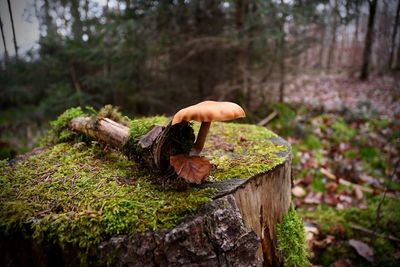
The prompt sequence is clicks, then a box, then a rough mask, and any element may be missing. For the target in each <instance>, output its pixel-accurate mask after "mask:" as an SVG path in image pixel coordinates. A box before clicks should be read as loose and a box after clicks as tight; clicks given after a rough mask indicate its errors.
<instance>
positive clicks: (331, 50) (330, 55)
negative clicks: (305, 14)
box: [326, 0, 339, 71]
mask: <svg viewBox="0 0 400 267" xmlns="http://www.w3.org/2000/svg"><path fill="white" fill-rule="evenodd" d="M338 12H339V11H338V0H335V6H334V7H333V10H332V16H333V23H332V32H331V36H332V40H331V43H330V44H329V51H328V62H327V63H326V65H327V66H326V67H327V69H328V71H329V70H330V69H331V67H332V59H333V57H334V54H333V53H334V51H335V47H336V34H337V26H338V22H337V17H338Z"/></svg>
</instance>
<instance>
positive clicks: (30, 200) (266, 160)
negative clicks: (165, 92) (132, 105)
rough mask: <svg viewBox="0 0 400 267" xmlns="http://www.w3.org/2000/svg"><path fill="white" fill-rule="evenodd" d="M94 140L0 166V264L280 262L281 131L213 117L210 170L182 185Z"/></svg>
mask: <svg viewBox="0 0 400 267" xmlns="http://www.w3.org/2000/svg"><path fill="white" fill-rule="evenodd" d="M146 120H149V121H152V122H153V121H154V119H151V118H150V119H143V121H142V122H143V123H147V124H149V121H146ZM137 122H139V121H137ZM157 122H164V123H165V124H166V123H167V119H166V118H160V117H158V118H157ZM194 127H195V128H196V127H198V125H195V126H194ZM117 128H118V127H117ZM123 130H124V131H126V129H125V128H123ZM121 140H124V137H123V138H122V139H121ZM103 141H106V140H103ZM118 144H120V143H119V142H118ZM114 146H117V147H118V146H119V145H114ZM101 147H102V146H99V145H96V144H94V145H93V144H92V145H90V144H87V143H86V144H84V143H60V144H57V145H54V146H51V147H46V148H43V149H39V150H36V152H34V153H32V154H30V155H29V154H28V155H26V156H24V157H22V158H20V159H17V160H15V161H13V162H12V163H8V164H3V166H1V168H0V175H1V179H2V180H1V181H2V183H3V184H4V186H3V189H2V193H1V201H2V203H1V204H2V208H1V209H0V212H1V213H0V219H1V221H0V230H1V235H0V236H1V241H0V249H1V251H3V252H4V255H5V257H3V258H2V259H1V262H0V263H1V265H6V266H7V265H9V266H13V265H25V264H26V263H30V264H31V263H32V262H33V263H34V265H41V266H45V265H54V264H57V265H78V264H89V265H107V264H109V265H113V266H114V265H115V266H280V265H282V264H283V256H284V255H282V254H281V253H280V252H278V250H277V235H276V227H277V225H278V224H279V223H280V222H281V221H282V219H283V217H284V215H285V214H286V213H287V212H288V209H289V206H290V203H291V190H290V189H291V174H290V164H291V150H290V145H289V144H288V143H287V142H286V141H284V140H283V139H281V138H280V137H278V136H276V135H275V134H273V133H272V132H270V131H268V130H267V129H265V128H261V127H257V126H253V125H244V124H233V123H214V124H213V126H212V127H211V131H210V134H209V138H208V141H207V143H206V146H205V148H204V150H203V155H204V156H206V157H207V158H208V159H209V160H210V162H211V163H212V164H213V166H214V167H213V170H212V171H211V173H210V175H209V177H208V178H207V180H206V182H204V183H203V184H201V185H195V186H190V187H189V188H187V189H185V190H183V191H174V190H165V189H163V188H162V187H160V186H159V185H157V183H154V180H155V179H157V174H152V173H149V172H148V171H144V170H142V169H141V168H140V166H139V165H138V164H137V163H134V162H132V161H130V160H128V159H126V158H124V157H123V156H122V155H120V154H118V152H117V151H113V150H111V151H109V150H106V151H105V150H104V149H103V148H101ZM44 162H46V164H48V165H44ZM35 190H36V191H35ZM21 249H23V250H24V253H23V255H22V256H21V254H20V252H21ZM77 256H79V257H77Z"/></svg>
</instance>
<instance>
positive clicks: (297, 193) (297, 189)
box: [292, 186, 306, 197]
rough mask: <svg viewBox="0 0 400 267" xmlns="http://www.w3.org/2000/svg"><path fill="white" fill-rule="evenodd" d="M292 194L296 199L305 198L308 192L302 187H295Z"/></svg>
mask: <svg viewBox="0 0 400 267" xmlns="http://www.w3.org/2000/svg"><path fill="white" fill-rule="evenodd" d="M292 194H293V196H295V197H304V196H305V195H306V191H305V190H304V189H303V187H301V186H295V187H293V188H292Z"/></svg>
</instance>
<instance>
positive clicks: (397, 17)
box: [388, 0, 400, 69]
mask: <svg viewBox="0 0 400 267" xmlns="http://www.w3.org/2000/svg"><path fill="white" fill-rule="evenodd" d="M399 15H400V0H399V1H397V10H396V18H395V20H394V26H393V33H392V46H391V48H390V56H389V63H388V67H389V69H391V68H392V66H393V56H394V50H395V49H396V36H397V29H398V27H399Z"/></svg>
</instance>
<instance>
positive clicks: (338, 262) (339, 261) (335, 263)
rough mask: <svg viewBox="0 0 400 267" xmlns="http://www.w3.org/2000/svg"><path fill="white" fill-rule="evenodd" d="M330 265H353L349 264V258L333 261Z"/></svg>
mask: <svg viewBox="0 0 400 267" xmlns="http://www.w3.org/2000/svg"><path fill="white" fill-rule="evenodd" d="M331 266H332V267H351V266H353V265H352V264H351V261H350V260H349V259H344V260H342V259H341V260H337V261H335V262H334V263H333V264H332V265H331Z"/></svg>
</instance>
